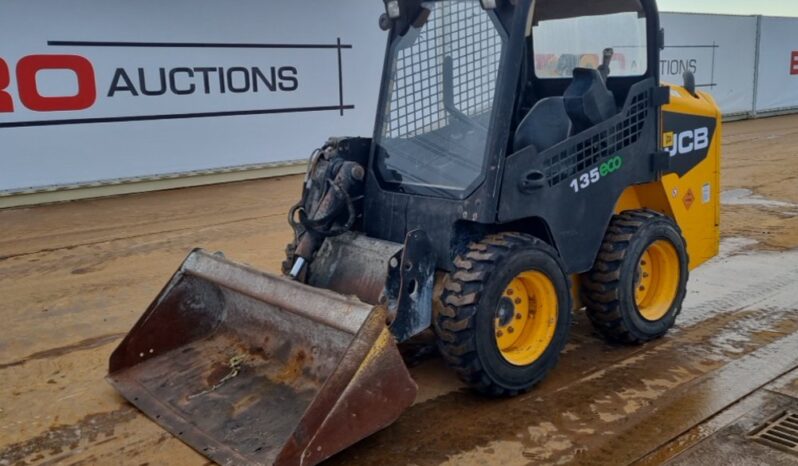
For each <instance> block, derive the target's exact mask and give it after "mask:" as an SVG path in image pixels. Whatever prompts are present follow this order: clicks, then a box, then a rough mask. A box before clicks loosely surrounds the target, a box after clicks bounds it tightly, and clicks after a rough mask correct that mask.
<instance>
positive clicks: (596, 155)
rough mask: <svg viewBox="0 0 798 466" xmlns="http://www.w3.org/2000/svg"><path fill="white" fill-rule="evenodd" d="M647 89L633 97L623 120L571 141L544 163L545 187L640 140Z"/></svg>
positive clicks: (647, 104)
mask: <svg viewBox="0 0 798 466" xmlns="http://www.w3.org/2000/svg"><path fill="white" fill-rule="evenodd" d="M649 95H650V94H649V90H648V89H646V91H645V92H641V93H639V94H637V95H635V96H634V97H632V101H631V103H630V105H629V106H628V107H627V109H626V113H625V115H624V119H623V120H621V121H620V122H618V123H616V124H615V125H612V126H611V127H609V128H607V129H605V130H603V131H601V132H599V133H597V134H593V135H590V136H586V137H583V138H581V139H580V138H579V136H577V137H576V139H575V142H574V143H573V144H571V146H569V147H568V148H567V149H564V150H562V151H560V152H558V153H556V154H554V155H552V156H551V157H549V158H548V159H546V161H545V162H544V170H545V174H546V179H547V180H548V182H549V186H555V185H557V184H559V183H561V182H563V181H565V180H568V179H570V178H572V177H573V176H575V175H577V174H579V173H581V172H582V171H584V170H586V169H587V168H589V167H592V166H595V165H596V164H597V163H599V162H601V161H603V160H607V159H609V158H610V157H613V156H615V155H616V154H617V153H618V151H620V150H622V149H624V148H626V147H629V146H631V145H632V144H634V143H636V142H637V141H638V140H639V139H640V135H641V134H642V132H643V127H644V126H645V122H646V119H647V118H648V112H649V108H650V103H649V99H650V97H649Z"/></svg>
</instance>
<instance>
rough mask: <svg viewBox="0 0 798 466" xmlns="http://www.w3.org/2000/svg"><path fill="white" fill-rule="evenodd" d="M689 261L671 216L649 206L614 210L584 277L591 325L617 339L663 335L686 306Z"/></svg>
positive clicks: (628, 340)
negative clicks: (615, 213)
mask: <svg viewBox="0 0 798 466" xmlns="http://www.w3.org/2000/svg"><path fill="white" fill-rule="evenodd" d="M688 264H689V258H688V256H687V249H686V246H685V240H684V238H683V237H682V233H681V230H680V229H679V227H678V225H676V223H675V222H674V221H673V220H672V219H670V218H668V217H666V216H664V215H662V214H659V213H657V212H653V211H650V210H633V211H628V212H624V213H622V214H620V215H616V216H615V217H614V218H613V220H612V222H611V223H610V228H609V229H608V231H607V235H606V236H605V238H604V243H603V244H602V246H601V251H600V252H599V255H598V259H596V263H595V265H594V266H593V269H592V270H591V271H590V272H589V273H587V274H585V275H584V276H583V280H582V285H583V293H582V298H583V301H584V303H585V305H586V306H587V315H588V316H589V317H590V320H591V322H592V323H593V326H594V327H595V328H596V330H598V331H599V332H600V333H601V334H602V335H603V336H604V337H605V338H607V339H608V340H610V341H613V342H617V343H625V344H641V343H645V342H648V341H651V340H654V339H657V338H660V337H662V336H664V335H665V334H666V333H667V332H668V331H669V330H670V329H671V328H672V327H673V325H674V324H675V322H676V318H677V317H678V315H679V313H680V312H681V310H682V302H683V301H684V298H685V295H686V293H687V281H688V277H689V269H688Z"/></svg>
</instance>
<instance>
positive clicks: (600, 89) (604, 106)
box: [564, 68, 618, 134]
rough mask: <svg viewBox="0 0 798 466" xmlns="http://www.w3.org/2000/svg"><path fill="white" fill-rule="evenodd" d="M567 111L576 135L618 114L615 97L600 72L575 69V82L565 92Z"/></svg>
mask: <svg viewBox="0 0 798 466" xmlns="http://www.w3.org/2000/svg"><path fill="white" fill-rule="evenodd" d="M564 99H565V110H566V112H568V116H569V117H571V121H572V122H573V125H574V134H578V133H581V132H582V131H585V130H587V129H590V128H592V127H593V126H596V125H597V124H599V123H601V122H603V121H606V120H608V119H610V118H611V117H612V116H614V115H615V114H617V113H618V106H617V105H616V104H615V96H613V94H612V92H610V91H609V90H608V89H607V84H606V83H605V82H604V79H603V78H602V77H601V73H600V72H599V71H598V70H593V69H589V68H575V69H574V80H573V82H571V85H570V86H568V89H566V91H565V95H564Z"/></svg>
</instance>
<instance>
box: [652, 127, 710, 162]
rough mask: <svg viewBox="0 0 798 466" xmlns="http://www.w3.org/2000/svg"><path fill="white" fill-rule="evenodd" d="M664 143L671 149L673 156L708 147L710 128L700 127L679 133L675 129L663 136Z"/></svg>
mask: <svg viewBox="0 0 798 466" xmlns="http://www.w3.org/2000/svg"><path fill="white" fill-rule="evenodd" d="M662 145H663V146H664V147H665V148H666V149H669V152H670V154H671V157H676V156H677V155H680V154H682V155H683V154H689V153H691V152H695V151H699V150H703V149H706V148H707V147H709V128H706V127H704V128H698V129H694V130H688V131H683V132H681V133H678V134H677V133H674V132H673V131H671V132H669V133H665V134H664V135H663V136H662Z"/></svg>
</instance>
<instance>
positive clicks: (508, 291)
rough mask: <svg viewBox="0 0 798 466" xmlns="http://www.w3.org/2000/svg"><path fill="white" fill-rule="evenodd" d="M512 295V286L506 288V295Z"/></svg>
mask: <svg viewBox="0 0 798 466" xmlns="http://www.w3.org/2000/svg"><path fill="white" fill-rule="evenodd" d="M512 295H513V290H512V288H510V289H508V290H507V296H512Z"/></svg>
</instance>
